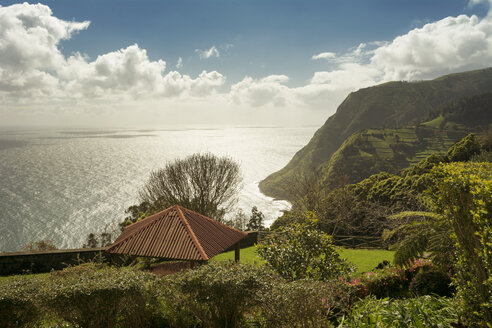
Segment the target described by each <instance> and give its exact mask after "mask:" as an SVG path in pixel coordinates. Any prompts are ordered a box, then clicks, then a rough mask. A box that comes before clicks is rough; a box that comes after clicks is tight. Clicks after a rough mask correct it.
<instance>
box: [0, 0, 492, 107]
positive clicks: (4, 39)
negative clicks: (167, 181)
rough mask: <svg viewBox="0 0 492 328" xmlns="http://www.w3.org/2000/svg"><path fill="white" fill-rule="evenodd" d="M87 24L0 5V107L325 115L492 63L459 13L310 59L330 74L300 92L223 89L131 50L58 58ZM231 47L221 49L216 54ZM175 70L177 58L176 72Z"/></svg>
mask: <svg viewBox="0 0 492 328" xmlns="http://www.w3.org/2000/svg"><path fill="white" fill-rule="evenodd" d="M491 1H492V0H487V2H489V3H490V2H491ZM479 2H485V1H478V0H472V1H471V2H470V4H477V3H479ZM89 25H90V22H68V21H64V20H61V19H58V18H56V17H54V16H53V15H52V12H51V10H50V8H49V7H47V6H44V5H40V4H38V5H29V4H19V5H12V6H9V7H0V103H2V106H1V107H3V108H5V107H6V106H7V104H20V103H23V104H26V106H28V105H29V104H31V106H32V107H35V106H34V105H33V104H35V105H36V106H37V105H38V104H43V102H44V104H45V105H46V107H50V106H51V107H57V106H58V107H60V108H68V107H69V106H68V107H66V105H67V104H84V106H85V107H87V108H105V107H111V106H113V107H114V108H119V107H123V106H122V104H124V105H125V106H126V107H127V108H141V107H144V105H143V104H145V103H146V101H148V102H153V104H159V103H160V102H164V101H166V104H170V105H169V107H171V108H173V107H174V105H176V106H177V104H179V105H180V106H181V105H182V106H184V107H186V106H187V105H186V104H191V103H193V104H198V103H200V104H201V105H202V106H203V104H206V105H207V108H210V107H213V106H215V105H216V104H220V105H221V106H223V107H224V108H226V107H227V108H229V107H231V106H230V105H231V104H236V105H238V104H239V105H240V107H262V106H264V107H276V108H277V109H276V110H275V109H273V112H275V113H277V112H280V111H281V110H283V109H284V108H302V107H307V108H319V109H324V110H326V111H324V115H327V114H329V113H330V112H333V111H334V109H335V108H336V106H337V105H338V104H339V103H340V102H341V101H342V100H343V99H344V98H345V97H346V95H347V94H348V93H349V92H351V91H354V90H357V89H359V88H362V87H367V86H370V85H374V84H377V83H381V82H385V81H389V80H420V79H427V78H434V77H437V76H440V75H442V74H447V73H452V72H456V71H463V70H467V69H474V68H481V67H487V66H490V65H491V63H492V17H491V16H490V14H489V15H488V16H487V17H484V18H479V17H477V16H466V15H460V16H458V17H447V18H444V19H441V20H439V21H436V22H431V23H428V24H425V25H423V26H422V27H419V28H415V29H412V30H411V31H409V32H408V33H406V34H404V35H401V36H398V37H396V38H395V39H393V40H389V41H384V42H382V41H377V42H368V43H361V44H359V45H357V46H355V47H353V48H350V49H348V50H347V51H346V52H345V53H337V54H335V53H333V52H323V53H320V54H316V55H314V56H312V59H314V60H316V59H325V60H329V61H330V64H332V65H333V67H334V68H333V69H332V70H329V71H328V70H327V71H319V72H314V73H313V75H312V78H311V79H310V80H309V81H307V82H306V83H305V84H304V85H302V86H297V87H291V86H289V85H288V82H289V77H288V76H286V75H282V74H279V75H268V76H266V77H263V78H253V77H249V76H246V77H245V78H244V79H242V80H241V81H239V82H236V83H232V85H231V87H230V90H228V91H224V90H223V86H224V84H225V81H226V76H224V75H223V74H221V73H219V72H217V71H211V72H207V71H202V72H201V73H200V74H199V75H198V76H194V77H192V76H189V75H184V74H181V73H179V72H177V71H166V62H165V61H164V60H160V59H159V60H150V58H149V56H148V54H147V51H146V50H145V49H142V48H140V47H139V46H138V45H137V44H134V45H130V46H128V47H125V48H122V49H119V50H115V51H112V52H108V53H105V54H101V55H99V56H98V57H97V58H95V59H93V60H91V59H89V58H88V57H87V56H85V55H83V54H80V53H75V54H73V55H72V56H69V57H65V56H64V55H63V54H62V53H61V52H60V50H59V43H60V41H62V40H67V39H70V37H71V36H72V35H73V34H74V33H77V32H79V31H82V30H84V29H87V28H88V27H89ZM231 47H232V46H231V45H226V46H219V48H220V50H221V51H227V49H229V48H231ZM196 52H197V53H198V54H199V55H200V58H203V59H206V58H212V57H219V56H220V52H219V50H218V49H217V48H216V47H215V46H212V47H211V48H210V49H206V50H199V49H197V50H196ZM182 65H183V60H182V58H181V57H179V58H178V61H177V64H176V66H175V67H176V69H179V68H181V67H182ZM175 98H177V99H178V100H177V101H176V100H173V99H175ZM166 99H168V100H169V101H167V100H166ZM173 101H174V102H173ZM60 104H61V105H60ZM86 105H87V106H86ZM134 105H135V106H134ZM91 106H92V107H91ZM190 106H191V105H190ZM85 107H84V108H85ZM193 108H194V107H193ZM0 109H2V108H0Z"/></svg>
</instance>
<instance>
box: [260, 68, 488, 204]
mask: <svg viewBox="0 0 492 328" xmlns="http://www.w3.org/2000/svg"><path fill="white" fill-rule="evenodd" d="M491 90H492V68H487V69H482V70H476V71H470V72H464V73H458V74H452V75H447V76H443V77H441V78H438V79H435V80H430V81H419V82H411V83H409V82H389V83H385V84H381V85H378V86H374V87H370V88H365V89H361V90H359V91H357V92H353V93H351V94H349V95H348V96H347V98H346V99H345V100H344V101H343V103H342V104H341V105H340V106H339V107H338V109H337V112H336V113H335V114H334V115H333V116H331V117H330V118H329V119H328V120H327V121H326V123H325V124H324V125H323V126H322V127H321V128H320V129H319V130H318V131H316V133H315V134H314V136H313V137H312V139H311V140H310V142H309V143H308V144H307V145H306V146H305V147H303V148H302V149H301V150H299V151H298V152H297V153H296V154H295V156H294V157H293V158H292V160H291V161H290V162H289V163H288V164H287V166H286V167H284V168H283V169H281V170H280V171H278V172H275V173H273V174H271V175H270V176H268V177H267V178H266V179H265V180H263V181H261V182H260V189H261V191H262V192H263V193H265V194H266V195H269V196H272V197H277V198H282V199H289V200H292V199H291V195H290V193H289V190H290V189H291V187H292V184H293V183H294V182H295V179H296V176H299V175H306V174H310V172H313V171H314V170H318V169H321V170H322V171H323V172H324V173H326V174H329V175H331V176H335V175H336V176H337V179H338V180H339V181H337V182H334V181H331V180H332V179H331V178H327V179H326V180H327V181H328V182H330V181H331V182H330V183H335V184H339V183H343V182H344V181H345V182H347V181H351V182H355V181H358V180H357V179H360V178H365V177H367V176H368V175H367V173H366V172H375V171H377V170H378V169H379V168H378V166H380V169H382V170H383V169H387V166H388V165H390V164H391V165H393V166H394V169H395V170H396V168H397V167H400V166H401V165H404V164H405V163H407V165H408V163H410V162H412V161H416V160H418V156H419V153H421V154H420V156H424V153H426V152H430V151H431V150H432V149H434V150H437V149H438V148H439V147H438V146H437V145H438V144H439V142H440V141H439V139H438V140H437V141H435V142H434V143H433V142H430V141H429V140H427V141H428V144H429V143H430V144H429V146H428V147H430V148H426V147H424V146H423V145H424V144H425V143H424V144H419V145H416V144H414V143H411V142H410V141H409V142H401V143H397V142H392V140H391V137H390V136H388V137H387V138H382V139H381V138H379V137H375V136H373V137H371V138H370V139H368V140H371V142H370V143H369V144H370V146H372V147H373V148H375V149H377V153H375V154H374V153H371V152H368V151H367V150H365V149H366V148H367V149H371V147H369V145H366V146H367V147H366V146H363V145H362V144H363V142H362V141H361V140H362V139H361V137H360V136H358V135H357V133H359V132H362V131H364V130H367V129H399V128H402V127H403V128H405V127H408V126H418V125H419V124H421V123H422V122H426V121H430V122H429V123H428V125H427V127H428V128H432V127H438V128H440V129H442V128H445V129H447V128H449V131H446V132H445V134H446V135H448V137H449V138H451V135H452V133H454V132H456V133H458V135H457V136H456V138H454V137H452V138H451V139H452V140H454V141H457V140H458V139H459V137H460V136H462V133H461V132H460V126H461V125H462V122H461V121H460V120H459V116H460V115H457V116H456V117H455V118H456V119H455V120H454V121H452V115H451V116H450V113H456V111H455V110H453V109H450V112H442V113H441V114H439V111H440V110H441V109H442V108H443V107H444V106H445V105H447V104H450V103H455V102H458V103H459V101H460V99H463V98H464V97H472V96H478V95H482V94H484V93H488V92H490V91H491ZM458 107H459V106H458ZM489 108H490V107H489ZM466 110H469V108H468V107H467V109H466ZM465 112H466V111H465ZM489 112H490V111H489ZM439 115H442V116H443V118H442V119H439V118H438V117H439ZM465 116H466V115H465ZM472 116H473V115H472ZM489 116H490V115H488V116H487V117H489ZM474 117H476V115H475V116H474ZM431 119H432V120H433V119H437V120H436V121H431ZM439 120H442V122H446V124H448V126H444V127H443V126H441V123H442V122H440V121H439ZM479 121H480V120H479ZM481 121H482V122H484V121H485V120H481ZM452 122H455V123H452ZM489 123H490V122H489ZM487 124H488V123H487ZM453 126H454V127H453ZM409 129H410V130H411V128H409ZM419 129H421V130H420V132H421V133H424V135H425V133H429V136H428V137H427V139H428V138H434V136H436V137H438V136H440V135H441V134H440V133H441V132H438V131H435V132H432V129H424V128H422V127H419ZM453 129H454V130H456V131H453ZM410 130H404V131H403V132H401V133H397V134H398V138H400V139H402V140H406V139H405V138H412V134H411V133H410V132H409V131H410ZM369 131H370V130H369ZM388 131H389V130H388ZM420 132H419V133H420ZM354 133H355V134H356V135H354V136H352V135H353V134H354ZM366 133H368V132H367V131H366ZM382 133H383V135H384V132H382ZM414 133H415V136H414V137H416V138H418V137H419V135H418V134H417V132H414ZM443 133H444V132H443ZM376 134H380V133H379V132H378V133H376ZM351 136H352V137H351ZM349 137H350V138H352V139H350V138H349ZM368 138H369V137H368ZM395 138H396V136H395ZM442 138H444V136H443V137H442ZM451 139H450V140H451ZM357 140H359V141H357ZM408 140H410V139H408ZM423 140H424V141H425V137H424V139H423ZM442 140H445V139H442ZM450 140H448V141H447V142H450ZM356 141H357V142H359V143H361V145H360V146H357V147H356V148H357V149H358V154H360V156H361V157H364V156H366V157H367V158H368V159H369V162H367V163H365V164H364V162H363V161H362V162H359V161H356V162H355V163H349V162H348V161H346V160H344V161H343V162H340V158H333V160H332V157H333V156H335V153H338V154H337V156H338V157H339V156H340V155H341V154H343V155H346V154H348V155H350V156H352V157H353V156H354V155H355V152H354V154H352V153H351V151H353V148H354V147H352V145H354V143H355V142H356ZM442 142H444V141H442ZM385 143H388V145H394V146H396V147H397V148H398V147H400V148H405V147H407V146H409V147H410V148H411V149H414V151H415V153H414V154H413V153H408V154H406V155H405V158H401V156H400V155H399V154H400V153H402V152H403V153H404V154H405V151H403V150H401V151H393V149H392V148H389V149H388V147H389V146H388V147H385V146H384V144H385ZM366 144H367V142H366ZM373 144H374V145H373ZM342 145H345V146H342ZM432 145H433V146H432ZM417 146H418V147H417ZM419 147H420V148H419ZM432 147H434V148H432ZM446 147H447V146H446V144H442V148H440V149H442V151H444V149H446ZM341 148H346V149H341ZM366 153H367V154H366ZM369 155H370V156H369ZM376 155H377V156H376ZM378 156H379V157H378ZM380 158H381V159H385V161H383V162H382V163H381V164H378V163H376V162H378V161H377V160H376V159H380ZM371 160H374V164H372V163H371ZM392 161H395V162H394V163H392ZM330 163H331V164H330ZM341 163H343V165H348V166H347V168H346V169H344V168H343V166H342V164H341ZM365 166H369V169H367V170H365V171H364V170H362V171H359V169H364V168H365ZM338 169H340V170H338ZM390 171H394V170H390ZM330 172H331V173H330Z"/></svg>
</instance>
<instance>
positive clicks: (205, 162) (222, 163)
mask: <svg viewBox="0 0 492 328" xmlns="http://www.w3.org/2000/svg"><path fill="white" fill-rule="evenodd" d="M241 182H242V176H241V169H240V167H239V164H238V163H236V162H234V161H233V160H232V159H231V158H229V157H218V156H215V155H213V154H211V153H205V154H193V155H191V156H188V157H186V158H184V159H177V160H175V161H173V162H170V163H167V164H166V166H165V167H164V168H163V169H160V170H157V171H153V172H152V173H151V174H150V178H149V180H148V181H147V183H146V185H145V186H144V187H143V188H142V190H141V191H140V193H139V194H140V200H141V202H142V203H145V202H147V203H149V204H151V208H152V211H154V212H157V211H159V210H163V209H165V208H167V207H169V206H172V205H175V204H179V205H181V206H184V207H186V208H189V209H191V210H194V211H196V212H198V213H200V214H203V215H206V216H209V217H211V218H213V219H215V220H217V221H222V220H223V218H224V215H225V214H226V213H227V212H229V211H231V209H232V207H233V206H234V204H235V203H236V201H237V193H238V191H239V188H240V185H241Z"/></svg>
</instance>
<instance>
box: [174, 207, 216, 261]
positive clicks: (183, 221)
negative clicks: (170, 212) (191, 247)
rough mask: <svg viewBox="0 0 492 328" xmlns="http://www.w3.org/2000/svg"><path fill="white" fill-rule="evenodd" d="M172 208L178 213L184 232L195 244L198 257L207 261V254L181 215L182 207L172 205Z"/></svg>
mask: <svg viewBox="0 0 492 328" xmlns="http://www.w3.org/2000/svg"><path fill="white" fill-rule="evenodd" d="M173 207H175V208H176V210H177V212H178V216H179V218H180V219H181V222H182V223H183V224H184V226H185V228H186V230H187V231H188V234H189V236H190V237H191V240H192V241H193V244H195V247H196V248H197V249H198V252H200V255H201V256H202V258H203V260H204V261H207V260H208V259H209V257H208V255H207V253H205V250H204V249H203V247H202V245H201V244H200V242H199V241H198V238H197V237H196V235H195V233H194V232H193V229H191V227H190V224H189V222H188V220H187V219H186V217H185V215H184V214H183V211H182V209H185V208H184V207H181V206H180V205H174V206H173Z"/></svg>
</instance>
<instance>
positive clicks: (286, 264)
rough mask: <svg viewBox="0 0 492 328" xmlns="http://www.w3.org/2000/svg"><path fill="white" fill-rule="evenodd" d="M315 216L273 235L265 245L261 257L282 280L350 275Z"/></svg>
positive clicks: (262, 247)
mask: <svg viewBox="0 0 492 328" xmlns="http://www.w3.org/2000/svg"><path fill="white" fill-rule="evenodd" d="M316 225H317V220H316V219H315V217H314V214H312V213H308V214H307V217H306V218H305V220H304V221H303V222H301V223H293V224H291V225H289V226H284V227H281V228H280V229H278V230H277V231H275V232H273V233H272V235H271V236H269V237H268V238H265V239H264V240H263V241H261V242H260V243H259V244H258V246H257V249H258V255H259V256H260V257H261V258H263V259H264V260H266V261H267V262H268V264H269V265H270V266H271V267H273V268H274V269H275V270H276V271H277V272H278V273H279V274H280V275H281V276H282V277H284V278H286V279H289V280H295V279H305V278H310V279H316V280H328V279H331V278H337V277H338V276H340V275H344V274H347V273H349V272H350V271H351V267H350V266H349V265H348V264H347V263H346V262H345V260H343V259H341V258H340V256H339V254H338V252H337V251H336V249H335V247H334V246H333V243H332V238H331V236H329V235H328V234H326V233H324V232H322V231H320V230H318V229H317V226H316Z"/></svg>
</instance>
